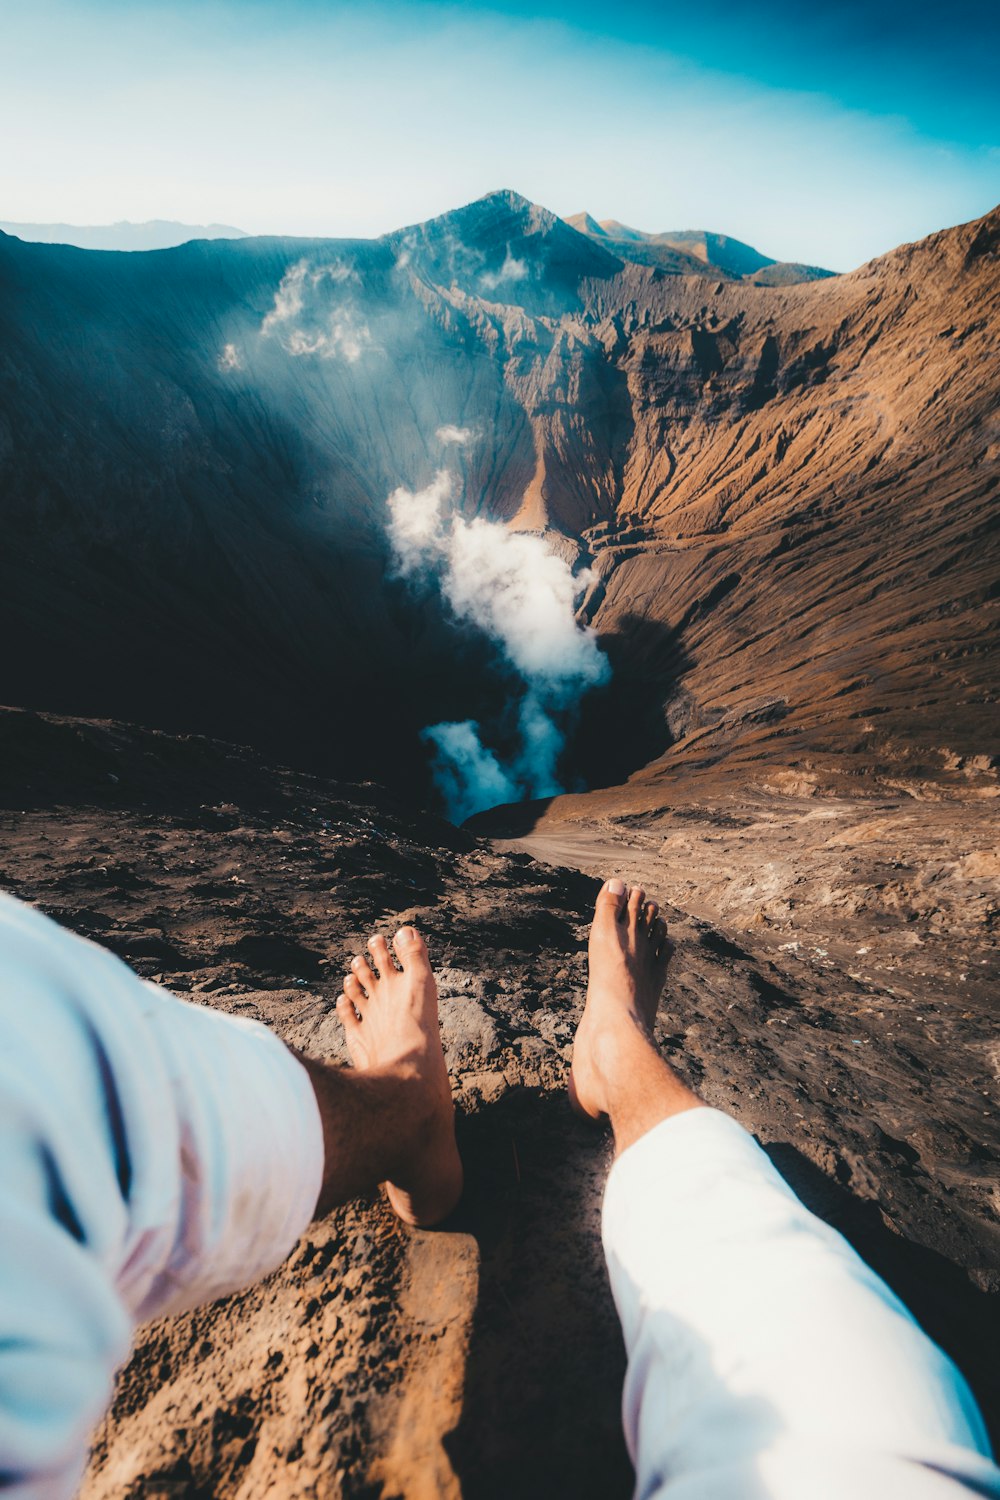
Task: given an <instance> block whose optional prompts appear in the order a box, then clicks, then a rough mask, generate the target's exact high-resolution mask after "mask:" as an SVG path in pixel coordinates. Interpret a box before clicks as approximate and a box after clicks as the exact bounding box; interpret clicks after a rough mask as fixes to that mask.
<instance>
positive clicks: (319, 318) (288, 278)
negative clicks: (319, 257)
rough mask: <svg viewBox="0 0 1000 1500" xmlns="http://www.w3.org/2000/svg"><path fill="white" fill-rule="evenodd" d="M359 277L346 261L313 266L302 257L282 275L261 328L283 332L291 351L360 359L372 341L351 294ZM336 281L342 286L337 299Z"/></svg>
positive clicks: (276, 333)
mask: <svg viewBox="0 0 1000 1500" xmlns="http://www.w3.org/2000/svg"><path fill="white" fill-rule="evenodd" d="M359 282H360V277H359V276H358V273H357V271H355V270H354V269H353V268H352V267H351V266H346V265H343V264H342V263H341V262H338V261H332V262H327V263H324V264H323V265H320V266H311V265H310V264H309V262H308V261H306V260H300V261H296V263H295V265H294V266H290V267H289V268H288V270H287V271H286V272H285V274H284V276H282V278H281V282H280V284H279V286H278V290H277V291H276V292H275V294H274V306H273V307H272V308H271V311H270V312H269V313H268V314H267V315H266V317H265V318H264V321H263V322H262V323H261V325H260V331H261V334H262V335H263V337H264V338H270V337H276V338H278V339H279V340H280V342H281V346H282V348H283V349H284V350H285V352H286V354H292V355H305V354H314V355H318V356H319V357H320V358H321V359H338V358H340V359H345V360H346V361H347V362H348V364H354V363H355V361H356V360H359V359H360V358H361V356H362V354H364V352H365V350H366V349H368V348H370V347H372V336H371V332H370V330H369V328H368V325H367V323H366V322H365V320H364V318H363V317H362V316H361V315H360V314H359V312H358V311H357V309H356V308H355V307H354V306H353V305H352V303H351V300H350V289H351V286H352V284H357V283H359ZM330 287H340V288H342V290H341V293H340V295H339V299H338V300H337V301H335V302H332V301H331V298H330V293H329V290H328V289H329V288H330ZM324 288H326V289H327V290H326V295H325V296H324Z"/></svg>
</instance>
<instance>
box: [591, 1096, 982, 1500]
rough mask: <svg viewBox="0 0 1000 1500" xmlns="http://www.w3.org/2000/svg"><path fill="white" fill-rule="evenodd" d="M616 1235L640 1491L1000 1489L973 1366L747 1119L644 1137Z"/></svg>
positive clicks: (682, 1497)
mask: <svg viewBox="0 0 1000 1500" xmlns="http://www.w3.org/2000/svg"><path fill="white" fill-rule="evenodd" d="M604 1248H605V1252H606V1255H607V1260H608V1267H609V1272H610V1276H611V1286H612V1291H613V1293H614V1297H615V1302H616V1304H617V1307H618V1312H619V1315H620V1317H621V1320H622V1329H623V1333H624V1336H625V1345H626V1349H627V1352H628V1373H627V1376H626V1381H625V1392H624V1398H623V1410H624V1421H625V1435H626V1441H627V1443H628V1447H629V1452H630V1454H631V1456H632V1460H633V1463H634V1464H635V1467H636V1495H637V1496H638V1497H639V1500H649V1497H653V1496H657V1497H660V1496H662V1497H663V1500H765V1497H766V1500H948V1497H952V1500H955V1497H957V1496H959V1495H961V1494H970V1493H971V1494H979V1495H990V1496H1000V1470H998V1469H997V1468H996V1467H995V1466H994V1464H993V1463H992V1462H991V1461H990V1456H989V1444H988V1441H987V1437H986V1432H985V1429H984V1427H983V1422H982V1418H981V1417H980V1415H979V1412H978V1410H977V1408H976V1405H975V1402H974V1400H973V1398H972V1395H971V1392H970V1391H969V1388H968V1386H967V1385H966V1383H965V1381H964V1380H963V1378H962V1376H961V1375H960V1374H959V1372H958V1371H957V1370H956V1368H955V1366H954V1365H953V1364H952V1363H951V1361H950V1360H949V1359H947V1358H946V1357H945V1355H944V1354H943V1353H942V1352H941V1350H940V1349H938V1348H937V1347H936V1345H934V1344H932V1343H931V1341H930V1340H929V1339H928V1338H927V1337H926V1335H925V1334H923V1333H922V1332H921V1330H920V1328H919V1327H918V1326H917V1324H916V1322H915V1321H914V1320H913V1318H912V1317H911V1316H910V1314H909V1313H908V1312H907V1311H906V1309H905V1308H904V1307H903V1305H902V1303H901V1302H900V1301H899V1300H898V1298H896V1297H895V1296H894V1295H893V1293H892V1292H890V1290H889V1289H888V1287H887V1286H886V1285H885V1283H884V1282H882V1281H881V1280H880V1279H879V1277H877V1276H876V1275H875V1273H874V1272H873V1271H871V1270H870V1269H869V1268H868V1267H867V1266H866V1265H865V1264H864V1262H863V1261H862V1260H861V1259H860V1258H859V1257H858V1256H857V1255H856V1254H855V1253H854V1251H853V1250H851V1248H850V1247H849V1246H848V1244H847V1242H846V1241H845V1240H844V1239H843V1238H842V1236H841V1235H839V1234H837V1233H836V1232H835V1231H834V1230H832V1229H830V1228H829V1227H828V1226H827V1225H825V1224H823V1223H822V1222H821V1221H820V1220H819V1219H817V1218H816V1217H815V1216H814V1215H813V1214H811V1213H809V1212H808V1210H807V1209H806V1208H805V1207H804V1206H803V1205H802V1204H801V1203H800V1202H799V1200H798V1198H796V1196H795V1194H794V1193H793V1192H792V1190H791V1189H790V1188H789V1187H788V1186H787V1184H786V1183H785V1182H784V1181H783V1179H782V1178H781V1177H780V1176H779V1174H778V1173H777V1172H776V1171H775V1169H774V1168H773V1167H772V1166H771V1163H770V1162H769V1160H768V1158H767V1156H766V1155H765V1154H764V1152H763V1151H762V1150H761V1149H760V1147H759V1146H758V1145H757V1143H756V1142H755V1141H754V1140H753V1138H752V1136H750V1135H749V1134H748V1133H747V1131H745V1130H744V1129H743V1127H742V1126H740V1125H738V1124H737V1123H736V1121H735V1120H732V1119H730V1118H729V1117H728V1116H727V1115H724V1114H721V1113H720V1112H719V1111H717V1110H712V1109H694V1110H690V1111H688V1112H686V1113H683V1114H679V1115H675V1116H673V1117H672V1118H670V1119H668V1120H665V1121H663V1123H662V1124H660V1125H658V1126H657V1127H656V1128H655V1129H653V1130H651V1131H650V1132H649V1133H648V1134H647V1135H645V1136H643V1137H642V1138H641V1139H640V1140H639V1141H637V1142H636V1143H635V1144H634V1145H633V1146H631V1147H630V1148H629V1149H628V1150H627V1151H625V1152H624V1153H623V1154H622V1156H621V1157H619V1159H618V1160H617V1161H616V1162H615V1164H614V1166H613V1167H612V1169H611V1175H610V1177H609V1180H608V1186H607V1192H606V1195H605V1200H604Z"/></svg>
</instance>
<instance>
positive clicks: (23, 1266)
mask: <svg viewBox="0 0 1000 1500" xmlns="http://www.w3.org/2000/svg"><path fill="white" fill-rule="evenodd" d="M407 947H409V955H408V953H407ZM400 951H401V952H402V956H403V963H404V972H403V974H401V975H399V976H398V980H399V983H398V984H396V985H395V987H394V988H392V989H391V991H386V992H385V993H381V992H380V994H381V999H382V1000H384V1001H385V1006H384V1014H381V1015H380V1018H379V1020H378V1024H374V1023H373V1024H372V1025H371V1027H370V1029H369V1031H368V1032H367V1033H366V1035H367V1038H368V1040H367V1041H366V1042H365V1043H364V1044H363V1046H361V1047H360V1048H359V1047H357V1046H355V1045H353V1044H352V1051H353V1052H354V1053H355V1060H356V1061H359V1060H360V1061H361V1062H362V1063H363V1064H367V1065H368V1066H366V1067H362V1068H361V1069H359V1070H355V1069H345V1068H333V1067H331V1066H330V1065H328V1064H325V1063H322V1062H316V1061H304V1060H300V1059H298V1058H297V1057H296V1056H295V1055H294V1054H293V1053H292V1052H291V1051H290V1050H289V1049H288V1048H287V1047H286V1046H285V1045H284V1044H283V1043H282V1042H281V1041H279V1040H278V1038H277V1037H275V1036H274V1035H273V1034H272V1033H271V1032H269V1031H268V1030H267V1029H266V1028H265V1027H263V1026H260V1025H257V1024H255V1023H252V1022H246V1021H242V1020H237V1019H234V1018H233V1017H230V1016H226V1015H223V1014H221V1013H220V1012H218V1011H215V1010H212V1009H211V1008H209V1007H203V1006H198V1005H191V1004H188V1003H186V1002H184V1001H181V1000H178V999H176V998H175V997H174V996H172V995H170V994H168V993H167V992H166V991H164V990H161V989H158V988H157V987H156V986H154V985H150V984H146V983H144V982H143V981H141V980H139V979H138V978H137V977H136V975H135V974H133V973H132V971H131V970H130V969H128V968H127V966H126V965H125V964H123V963H122V962H121V961H120V960H119V959H117V958H115V957H114V956H113V955H112V954H111V953H109V952H107V951H106V950H104V949H101V948H99V947H97V946H96V945H94V944H92V943H89V942H85V941H84V940H82V939H80V938H78V937H75V936H74V935H73V934H71V933H68V932H66V931H64V930H62V929H60V928H59V927H57V926H56V924H55V923H53V922H51V921H49V920H48V919H47V918H46V917H44V916H42V915H41V914H40V913H39V912H37V911H34V910H32V909H30V908H29V907H27V906H24V905H23V904H21V903H20V902H17V901H14V900H12V899H11V898H9V897H3V896H0V1035H2V1041H3V1045H2V1047H0V1221H2V1223H3V1226H4V1228H3V1233H2V1234H0V1473H2V1474H3V1476H4V1479H5V1482H6V1483H7V1485H8V1486H9V1487H10V1488H11V1492H12V1494H14V1495H16V1496H17V1497H18V1500H29V1497H30V1500H35V1497H37V1496H41V1495H45V1496H46V1497H47V1500H52V1497H61V1496H66V1497H69V1496H71V1495H72V1494H73V1493H74V1491H75V1488H76V1485H77V1483H78V1481H79V1477H80V1474H81V1472H82V1467H83V1462H84V1458H85V1454H86V1445H87V1438H88V1435H89V1432H90V1429H91V1428H92V1426H93V1424H94V1422H95V1421H96V1420H97V1419H98V1418H99V1416H100V1414H101V1411H102V1410H103V1409H104V1407H105V1406H106V1404H107V1402H108V1400H109V1398H110V1394H111V1389H112V1383H113V1378H114V1372H115V1370H116V1368H117V1367H118V1365H119V1364H120V1363H121V1361H122V1359H123V1358H124V1357H125V1355H126V1353H127V1350H128V1344H129V1338H130V1335H131V1331H132V1328H133V1327H134V1325H135V1323H137V1322H140V1321H143V1320H145V1319H147V1318H152V1317H157V1316H160V1315H162V1314H164V1313H169V1312H175V1311H179V1310H180V1309H182V1308H185V1307H191V1306H194V1305H196V1304H197V1303H199V1302H205V1301H210V1300H212V1299H214V1298H216V1297H220V1296H223V1295H224V1294H226V1293H227V1292H230V1291H234V1290H236V1289H237V1288H239V1287H242V1286H246V1285H248V1284H249V1283H250V1282H252V1281H255V1280H256V1279H258V1278H259V1277H260V1276H262V1275H264V1274H265V1273H267V1272H268V1271H270V1270H272V1269H273V1268H274V1267H275V1266H277V1265H278V1264H280V1262H281V1261H282V1260H283V1259H284V1258H285V1256H286V1255H287V1254H288V1253H289V1251H290V1250H291V1249H292V1248H293V1246H294V1244H295V1242H296V1240H297V1239H298V1237H299V1235H300V1234H301V1233H302V1232H303V1230H304V1229H305V1228H306V1227H307V1225H308V1223H309V1220H310V1218H311V1217H313V1215H314V1214H317V1213H323V1212H325V1211H326V1210H327V1208H328V1207H329V1206H331V1205H332V1204H334V1203H337V1202H342V1201H344V1200H345V1199H346V1198H348V1197H350V1196H353V1195H354V1194H355V1193H357V1192H360V1191H364V1190H366V1189H367V1188H369V1187H374V1186H375V1185H376V1183H378V1182H379V1181H382V1180H386V1179H388V1180H389V1181H391V1182H394V1183H396V1184H397V1185H398V1191H397V1193H396V1198H395V1205H394V1206H396V1208H397V1211H399V1212H401V1213H402V1214H403V1215H404V1216H405V1217H407V1218H408V1219H409V1220H410V1221H419V1222H426V1221H427V1219H429V1218H436V1217H437V1216H438V1215H439V1214H441V1213H444V1212H447V1210H448V1209H449V1208H450V1207H451V1206H452V1204H453V1202H454V1201H455V1198H456V1197H457V1194H458V1191H459V1189H460V1185H461V1175H460V1167H459V1166H458V1160H457V1153H456V1152H455V1148H454V1134H453V1129H452V1117H451V1099H450V1094H448V1096H447V1098H446V1097H445V1088H446V1084H447V1080H446V1078H445V1077H444V1061H443V1055H442V1053H441V1044H440V1039H439V1035H438V1026H437V1008H436V995H435V994H434V992H433V980H432V979H430V980H429V982H428V976H429V972H430V971H429V967H427V965H426V952H425V950H424V949H423V945H422V944H421V943H419V941H418V940H417V941H414V940H412V939H411V940H410V941H409V943H408V944H407V943H406V942H405V941H403V942H402V943H401V948H400ZM411 957H412V962H411ZM408 971H409V973H410V975H411V977H412V978H414V980H415V981H416V987H415V988H414V986H413V985H408V984H407V982H406V975H407V972H408ZM373 1003H374V1002H373ZM380 1003H381V1001H380ZM356 1019H357V1018H356V1016H355V1020H356ZM369 1019H371V1018H369ZM367 1025H368V1022H367V1021H362V1022H360V1023H358V1026H359V1029H364V1027H365V1026H367ZM348 1029H349V1031H350V1026H349V1028H348ZM442 1080H443V1082H444V1087H443V1086H442Z"/></svg>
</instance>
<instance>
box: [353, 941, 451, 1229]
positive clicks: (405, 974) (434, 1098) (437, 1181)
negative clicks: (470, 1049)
mask: <svg viewBox="0 0 1000 1500" xmlns="http://www.w3.org/2000/svg"><path fill="white" fill-rule="evenodd" d="M392 946H393V948H394V949H395V951H396V957H397V958H398V959H399V962H400V964H401V965H402V972H400V970H399V969H397V968H396V966H395V964H394V963H393V961H392V957H391V955H390V953H389V946H388V944H387V943H386V940H385V938H383V937H373V938H372V940H371V941H370V943H369V944H368V948H369V951H370V953H371V955H372V958H373V959H374V960H375V963H376V964H377V965H378V977H377V978H376V975H375V973H374V971H373V969H372V966H371V964H370V963H369V962H368V960H367V959H366V958H364V957H363V956H361V955H359V956H358V957H357V958H355V959H353V960H352V963H351V969H352V973H350V974H348V976H347V977H346V979H345V980H344V993H343V994H342V995H341V997H340V999H339V1000H338V1001H337V1014H338V1015H339V1016H340V1019H341V1021H342V1022H343V1026H344V1032H345V1034H346V1039H347V1050H348V1053H349V1054H350V1058H351V1062H352V1063H353V1064H354V1067H355V1068H357V1069H358V1070H359V1071H361V1072H367V1073H378V1074H380V1075H381V1076H382V1077H385V1078H392V1079H395V1080H397V1081H398V1082H399V1084H400V1086H401V1089H402V1090H403V1092H402V1094H401V1096H400V1097H401V1099H402V1101H403V1104H404V1112H403V1113H401V1116H400V1125H401V1130H400V1137H401V1139H400V1140H399V1150H400V1161H399V1167H398V1170H397V1171H395V1172H394V1174H393V1181H391V1182H386V1184H385V1189H386V1193H387V1194H388V1198H389V1202H390V1203H391V1204H392V1206H393V1208H394V1209H395V1210H396V1213H397V1214H398V1215H399V1217H400V1218H401V1219H403V1220H404V1222H405V1223H407V1224H415V1225H430V1224H437V1223H439V1222H440V1220H441V1219H443V1218H445V1217H446V1216H447V1215H448V1214H449V1213H450V1212H451V1210H452V1209H453V1208H454V1207H455V1204H456V1203H457V1202H458V1199H459V1197H460V1195H461V1192H462V1163H461V1160H460V1158H459V1154H458V1147H457V1145H456V1143H455V1108H454V1105H453V1104H452V1099H451V1085H450V1083H449V1082H448V1070H447V1068H446V1067H445V1061H444V1053H443V1051H442V1049H441V1034H440V1031H439V1029H438V995H437V985H436V984H435V982H434V974H433V971H432V970H431V964H430V959H429V958H428V956H427V948H426V946H425V944H424V940H423V938H422V937H421V936H420V934H419V932H417V931H416V930H415V929H414V928H412V927H402V928H400V930H399V932H397V934H396V936H395V938H394V939H393V944H392Z"/></svg>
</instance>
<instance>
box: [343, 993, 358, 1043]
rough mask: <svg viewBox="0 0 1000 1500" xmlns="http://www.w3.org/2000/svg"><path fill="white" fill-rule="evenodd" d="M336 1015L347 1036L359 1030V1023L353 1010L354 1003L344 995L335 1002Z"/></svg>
mask: <svg viewBox="0 0 1000 1500" xmlns="http://www.w3.org/2000/svg"><path fill="white" fill-rule="evenodd" d="M337 1015H338V1016H339V1017H340V1019H341V1022H342V1024H343V1027H344V1030H345V1031H346V1032H347V1034H348V1036H351V1035H352V1034H353V1033H354V1032H355V1031H358V1030H360V1027H361V1022H360V1021H359V1020H358V1013H357V1011H356V1010H355V1009H354V1002H353V1000H349V999H348V997H347V996H346V995H341V996H340V997H339V999H338V1000H337Z"/></svg>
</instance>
